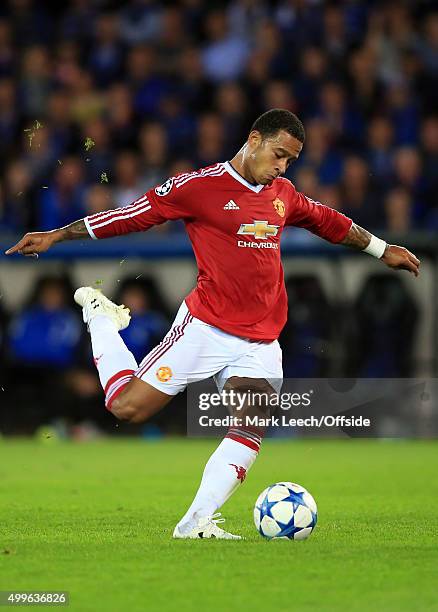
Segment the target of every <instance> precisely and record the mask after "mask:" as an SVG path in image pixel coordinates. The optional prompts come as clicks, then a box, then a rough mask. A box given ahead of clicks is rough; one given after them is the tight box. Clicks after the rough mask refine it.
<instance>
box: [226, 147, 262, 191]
mask: <svg viewBox="0 0 438 612" xmlns="http://www.w3.org/2000/svg"><path fill="white" fill-rule="evenodd" d="M245 153H246V148H245V145H244V146H243V147H242V148H241V149H240V151H239V152H238V153H236V155H235V156H234V157H233V158H232V159H231V160H230V164H231V165H232V167H233V168H234V170H235V171H236V172H238V173H239V174H240V176H243V178H244V179H245V181H248V183H251V185H257V181H256V180H255V179H254V177H253V176H252V174H251V172H250V170H249V168H248V164H246V163H245V157H246V155H245Z"/></svg>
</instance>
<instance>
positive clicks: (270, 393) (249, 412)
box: [223, 376, 278, 419]
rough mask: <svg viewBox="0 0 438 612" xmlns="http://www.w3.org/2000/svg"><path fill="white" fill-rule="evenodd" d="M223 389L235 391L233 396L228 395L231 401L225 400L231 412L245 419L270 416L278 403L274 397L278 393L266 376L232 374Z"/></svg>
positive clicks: (228, 391)
mask: <svg viewBox="0 0 438 612" xmlns="http://www.w3.org/2000/svg"><path fill="white" fill-rule="evenodd" d="M223 391H226V392H227V393H228V394H230V392H233V393H234V395H233V396H231V395H228V398H229V401H227V399H226V400H225V401H226V403H227V407H228V409H229V412H230V414H231V415H232V416H236V417H240V418H244V419H245V418H246V417H254V416H255V417H258V418H264V417H266V416H269V415H270V414H271V412H272V410H271V408H272V406H273V405H275V404H276V402H275V399H274V398H275V397H276V396H277V395H278V392H277V391H276V389H275V388H274V387H273V386H272V384H271V383H270V382H269V381H268V380H266V378H252V377H247V376H231V377H230V378H228V379H227V380H226V381H225V383H224V386H223ZM225 397H227V396H225Z"/></svg>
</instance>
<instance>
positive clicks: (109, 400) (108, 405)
mask: <svg viewBox="0 0 438 612" xmlns="http://www.w3.org/2000/svg"><path fill="white" fill-rule="evenodd" d="M130 380H132V376H131V377H130V378H129V379H128V380H126V381H125V382H124V383H123V384H121V385H119V386H118V387H117V389H116V390H115V391H114V392H113V393H112V394H111V395H110V396H109V397H107V398H105V406H106V408H108V410H111V407H112V404H113V402H114V400H115V399H116V398H117V397H119V395H120V394H121V392H122V391H123V389H125V387H126V386H127V385H128V383H129V381H130Z"/></svg>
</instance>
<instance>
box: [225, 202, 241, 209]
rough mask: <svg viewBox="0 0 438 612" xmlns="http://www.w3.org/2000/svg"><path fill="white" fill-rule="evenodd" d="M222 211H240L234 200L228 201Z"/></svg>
mask: <svg viewBox="0 0 438 612" xmlns="http://www.w3.org/2000/svg"><path fill="white" fill-rule="evenodd" d="M224 210H240V208H239V206H237V204H236V202H235V201H234V200H230V201H229V202H227V203H226V204H225V206H224Z"/></svg>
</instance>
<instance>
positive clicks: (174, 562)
mask: <svg viewBox="0 0 438 612" xmlns="http://www.w3.org/2000/svg"><path fill="white" fill-rule="evenodd" d="M215 446H216V443H215V442H210V441H191V440H167V441H162V442H144V441H141V440H137V439H132V440H131V439H129V440H126V439H125V440H120V439H116V440H105V441H97V442H90V443H65V442H56V441H53V442H50V441H49V443H48V444H43V443H38V442H31V441H15V440H11V441H10V440H3V441H0V590H20V589H21V590H39V591H41V590H51V591H54V590H67V591H69V592H70V602H71V603H70V606H69V608H68V609H71V610H80V611H82V610H84V611H88V610H90V611H93V612H98V611H101V610H102V611H105V612H107V611H108V612H110V611H117V612H118V611H121V610H130V611H137V610H158V609H159V610H161V611H162V612H167V611H173V610H175V611H178V612H184V611H186V610H187V611H188V610H190V611H193V610H196V609H197V610H204V609H209V610H226V609H228V610H245V609H248V610H251V611H254V610H256V611H258V610H263V612H266V611H267V610H268V611H270V610H273V611H274V610H275V611H278V610H300V609H304V608H306V609H309V610H340V609H346V610H369V609H370V608H372V609H374V610H379V611H380V610H397V611H400V610H412V609H415V610H422V611H425V610H438V596H437V588H436V585H437V567H438V537H437V536H438V504H437V500H438V482H437V477H436V473H437V466H438V461H437V452H438V444H437V443H436V442H402V441H394V442H389V441H388V442H386V441H357V440H354V441H353V440H342V441H300V442H294V441H292V442H291V441H278V442H276V441H269V440H268V441H266V442H265V443H264V445H263V447H262V452H261V456H260V457H259V459H258V461H257V462H256V464H255V466H254V467H253V468H252V470H251V472H250V474H249V476H248V478H247V480H246V482H245V483H244V485H243V486H242V487H241V489H240V490H239V491H238V492H237V493H236V494H235V495H234V496H233V497H232V498H231V499H230V501H229V502H228V503H227V504H226V505H225V506H224V508H223V512H224V515H225V516H226V517H227V523H226V526H227V527H228V528H229V530H230V531H233V532H235V533H241V534H242V535H244V536H245V538H246V540H245V541H238V542H227V541H218V540H196V541H187V540H183V541H174V540H172V539H171V533H172V530H173V527H174V525H175V523H176V522H177V520H178V519H179V518H180V516H181V515H182V514H183V513H184V512H185V510H186V507H187V505H188V504H189V503H190V501H191V499H192V496H193V494H194V492H195V489H196V487H197V484H198V482H199V479H200V475H201V471H202V469H203V466H204V463H205V461H206V460H207V458H208V456H209V454H210V453H211V451H212V450H213V449H214V448H215ZM278 480H292V481H295V482H298V483H300V484H302V485H304V486H305V487H307V488H308V489H309V490H310V492H311V493H312V494H313V495H314V497H315V499H316V501H317V504H318V511H319V521H318V525H317V527H316V530H315V532H314V533H313V534H312V536H311V537H310V539H309V540H307V541H305V542H288V541H283V540H281V541H277V542H275V541H272V542H268V541H265V540H263V539H262V538H261V537H260V536H259V535H258V534H257V532H256V531H255V528H254V525H253V520H252V509H253V504H254V501H255V499H256V497H257V495H258V494H259V493H260V492H261V491H262V489H264V488H265V487H266V486H267V485H268V484H271V483H273V482H275V481H278Z"/></svg>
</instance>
